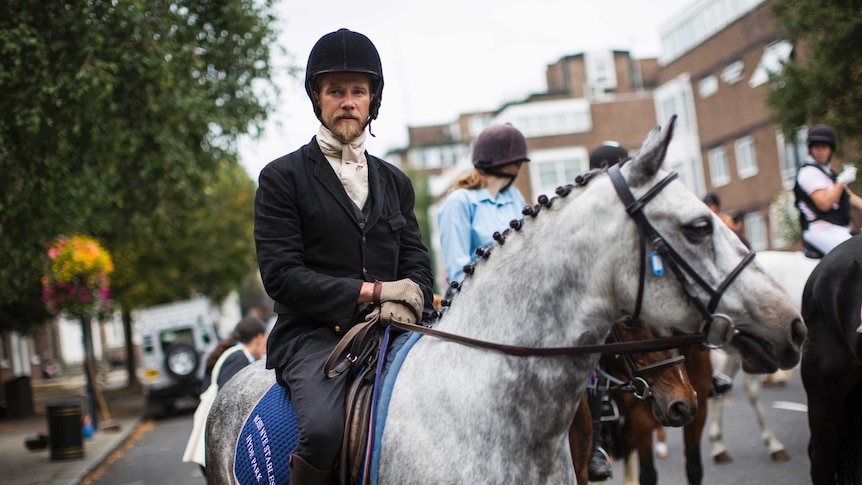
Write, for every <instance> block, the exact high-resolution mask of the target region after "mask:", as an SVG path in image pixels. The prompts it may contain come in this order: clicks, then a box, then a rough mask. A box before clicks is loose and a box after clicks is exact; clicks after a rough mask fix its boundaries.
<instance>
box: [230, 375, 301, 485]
mask: <svg viewBox="0 0 862 485" xmlns="http://www.w3.org/2000/svg"><path fill="white" fill-rule="evenodd" d="M298 442H299V422H298V421H297V420H296V413H295V412H294V410H293V403H292V402H291V401H290V392H288V390H287V388H284V387H281V386H279V385H278V384H273V385H272V386H270V388H269V390H267V391H266V393H265V394H264V395H263V397H261V398H260V400H259V401H258V402H257V404H256V405H255V407H254V409H252V411H251V413H250V414H249V416H248V418H246V421H245V424H244V425H243V427H242V431H240V433H239V437H238V438H237V442H236V455H235V457H234V461H233V474H234V477H235V478H236V480H237V482H238V483H240V485H246V484H252V483H254V484H260V483H265V484H268V485H277V484H282V483H283V484H288V483H290V464H289V460H288V459H287V458H288V457H289V456H290V454H291V453H292V452H293V450H294V449H295V448H296V444H297V443H298Z"/></svg>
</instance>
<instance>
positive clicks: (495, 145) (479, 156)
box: [473, 123, 530, 172]
mask: <svg viewBox="0 0 862 485" xmlns="http://www.w3.org/2000/svg"><path fill="white" fill-rule="evenodd" d="M529 161H530V159H529V158H527V140H525V139H524V135H522V134H521V132H520V131H518V129H517V128H515V127H514V126H512V125H510V124H509V123H506V124H505V125H491V126H489V127H487V128H485V129H484V130H482V133H479V136H478V137H476V141H474V142H473V165H474V166H475V167H476V168H477V169H479V171H480V172H484V171H485V170H488V169H492V168H496V167H502V166H503V165H508V164H510V163H515V162H529Z"/></svg>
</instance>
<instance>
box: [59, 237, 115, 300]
mask: <svg viewBox="0 0 862 485" xmlns="http://www.w3.org/2000/svg"><path fill="white" fill-rule="evenodd" d="M113 271H114V263H113V262H112V261H111V255H110V254H109V253H108V251H106V250H105V249H104V248H103V247H102V246H101V245H100V244H99V243H98V241H96V240H95V239H93V238H91V237H89V236H81V235H77V236H72V237H63V238H60V239H58V240H57V241H55V242H54V243H53V244H52V245H51V246H50V248H49V249H48V265H47V269H46V271H45V275H44V276H43V277H42V301H43V302H44V303H45V307H46V308H47V309H48V311H49V312H51V313H53V314H57V313H60V312H67V313H69V314H72V315H79V316H87V315H94V314H97V313H101V312H103V311H105V310H107V309H108V307H109V306H110V299H109V297H110V294H109V292H108V289H109V286H108V283H109V280H108V277H109V275H110V274H111V272H113Z"/></svg>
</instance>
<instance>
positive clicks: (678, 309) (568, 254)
mask: <svg viewBox="0 0 862 485" xmlns="http://www.w3.org/2000/svg"><path fill="white" fill-rule="evenodd" d="M673 122H674V119H673V118H672V119H671V121H670V122H669V123H668V125H667V126H666V127H665V128H664V130H659V129H658V128H657V129H656V130H653V132H651V133H650V135H649V136H648V137H647V139H646V141H645V142H644V146H643V147H642V148H641V150H640V152H639V154H638V156H637V157H635V159H634V160H631V161H629V162H628V163H626V164H625V165H624V166H623V167H622V169H621V172H620V170H619V169H616V170H615V168H611V169H609V172H610V174H609V175H610V176H609V175H608V174H605V173H603V172H598V171H593V172H589V173H588V174H585V175H584V176H582V177H579V178H578V179H576V186H566V187H563V188H561V190H559V191H558V193H559V194H560V196H559V197H555V198H554V199H551V200H550V202H545V203H544V204H542V205H543V207H542V208H541V210H539V211H538V212H537V213H535V214H531V215H528V216H527V217H525V218H524V219H523V220H521V221H520V222H519V223H516V224H513V226H516V227H517V228H518V229H519V230H511V231H507V233H506V234H504V235H503V236H504V237H501V238H498V243H497V244H496V245H495V247H494V248H493V254H491V255H490V257H488V258H487V259H483V260H481V261H480V262H479V263H478V264H477V265H476V267H475V271H474V272H473V273H472V274H471V275H470V276H469V277H468V278H467V279H466V280H465V281H464V283H463V285H462V289H461V291H460V293H458V294H457V295H456V296H455V297H454V298H453V300H452V302H451V306H450V307H449V308H448V310H447V311H445V312H444V314H443V316H442V318H440V320H439V321H438V322H437V324H436V326H435V329H436V330H440V331H445V332H449V333H452V334H458V335H462V336H467V337H471V338H474V339H480V340H484V341H490V342H495V343H501V344H508V345H513V346H522V347H541V348H548V347H560V346H579V345H589V344H598V343H601V342H603V341H604V338H605V336H606V335H607V333H608V331H609V329H610V327H611V324H612V323H613V322H615V321H618V320H620V319H621V318H623V317H626V316H630V315H632V314H633V313H638V311H637V310H636V308H638V307H640V312H639V316H640V317H642V318H643V319H644V320H646V321H649V322H656V323H657V324H658V325H661V326H667V327H676V328H678V329H680V330H682V331H684V332H687V333H696V332H701V331H703V332H705V333H706V334H707V336H708V340H709V341H711V342H713V343H725V342H729V344H728V345H727V347H728V348H729V349H730V351H732V352H739V353H741V354H742V359H743V367H744V368H745V369H746V370H747V371H749V372H773V371H775V370H776V369H778V368H790V367H793V366H794V365H796V363H797V362H798V361H799V355H800V346H801V344H802V342H803V341H804V339H805V335H806V329H805V326H804V325H803V323H802V320H801V315H800V314H799V312H798V311H797V310H796V309H795V308H794V307H793V304H792V302H791V301H790V298H789V297H788V296H787V294H786V292H784V291H783V290H782V289H781V288H780V287H779V286H778V285H776V284H775V282H774V281H773V280H772V278H771V277H770V276H769V275H768V274H767V273H766V272H765V271H764V269H763V268H762V267H761V266H760V265H759V264H758V263H757V261H756V258H755V260H754V261H753V262H751V264H748V265H747V266H746V265H745V263H747V262H750V261H751V260H750V259H747V257H746V256H747V251H746V248H745V247H744V246H743V245H742V243H741V242H740V241H739V239H738V238H737V237H736V235H734V234H733V232H732V231H731V230H730V229H729V228H727V227H726V226H724V225H723V224H718V223H716V222H715V221H714V218H713V217H712V216H711V214H710V212H709V209H707V208H706V206H705V205H703V204H702V203H701V202H700V201H699V200H698V198H697V197H696V196H695V195H694V194H692V193H691V192H690V191H689V190H688V189H686V188H685V186H683V185H682V184H681V183H679V182H677V181H673V177H672V176H669V175H668V174H667V173H665V172H663V171H661V170H660V166H661V163H662V161H663V159H664V156H665V153H666V150H667V145H668V143H669V142H670V138H671V133H672V131H673ZM612 179H614V180H615V181H616V183H615V184H613V183H612ZM587 182H588V183H587ZM620 185H621V187H620ZM618 194H620V195H618ZM626 194H628V196H631V195H633V196H634V197H635V198H639V199H638V201H637V202H633V201H631V200H628V201H627V202H626V204H623V203H621V202H620V199H626V200H627V199H628V197H627V195H626ZM627 208H628V211H630V212H631V216H630V215H629V213H627V210H626V209H627ZM634 221H638V223H639V224H641V226H640V227H645V226H644V225H645V224H646V225H649V229H654V230H655V231H657V232H652V231H647V232H646V234H647V235H649V238H648V239H644V238H642V237H640V234H641V233H640V232H639V229H638V225H636V223H635V222H634ZM659 234H660V236H659ZM647 243H650V244H653V245H654V246H655V247H656V248H661V249H662V250H663V251H665V252H664V254H665V255H666V257H665V258H663V263H664V268H665V272H666V274H664V275H661V271H660V269H661V268H660V267H659V265H658V260H657V258H655V257H650V256H649V254H648V252H647V253H642V252H641V250H642V248H643V247H644V245H645V244H647ZM648 260H652V261H653V262H654V264H653V266H652V267H653V271H646V273H645V275H644V276H643V277H641V274H642V272H641V271H640V270H641V269H642V266H641V265H642V263H646V262H647V261H648ZM743 267H744V268H743ZM677 270H680V272H681V273H680V277H679V278H677V276H676V274H675V273H676V271H677ZM681 280H684V282H685V284H681V283H680V281H681ZM728 283H729V284H728ZM639 295H643V299H642V305H640V302H641V299H640V298H639ZM598 358H599V355H598V354H582V355H577V356H563V355H561V356H551V357H548V356H526V357H525V356H514V355H509V354H506V353H503V352H497V351H493V350H489V349H484V348H479V347H473V346H465V345H460V344H458V343H453V342H450V341H448V340H444V339H440V338H435V337H432V336H425V337H422V338H420V339H419V340H418V341H417V342H416V344H415V345H414V346H413V347H412V349H411V351H410V352H409V354H407V355H406V357H405V358H404V361H403V365H402V366H401V369H400V372H399V374H398V378H397V380H396V382H395V384H394V387H393V389H392V394H391V401H390V404H389V407H388V414H387V417H386V422H385V429H384V431H383V435H382V441H381V444H380V447H381V449H380V457H379V474H378V477H377V479H378V483H387V484H404V483H435V484H437V483H439V484H446V483H450V484H456V483H504V482H511V483H558V484H574V483H575V482H576V481H575V475H574V472H573V467H572V459H571V454H570V452H569V441H568V436H567V433H568V430H569V426H570V425H571V423H572V420H573V418H574V416H575V411H576V409H577V405H578V402H579V401H578V400H576V399H572V396H579V395H581V394H583V392H584V390H585V388H586V385H587V381H588V379H589V376H590V373H591V372H592V371H593V369H594V368H595V366H596V363H597V361H598ZM273 380H274V377H273V373H272V371H266V370H264V369H262V368H261V367H259V366H249V367H247V368H246V369H245V370H243V371H242V372H241V373H240V374H237V376H235V377H234V378H233V379H231V381H230V382H229V383H228V384H227V385H226V386H225V387H224V388H223V389H222V390H221V392H220V393H219V397H218V398H217V400H216V402H215V403H214V405H213V411H212V412H211V414H210V417H209V420H208V424H207V445H206V446H207V464H208V467H207V478H208V479H209V480H210V483H215V484H228V483H233V482H234V476H233V473H232V470H233V457H234V452H235V444H236V437H237V436H238V435H239V430H240V429H241V427H242V425H243V421H244V420H245V417H246V415H247V414H248V412H249V411H250V409H251V408H252V406H253V405H254V402H255V401H256V400H257V399H258V397H259V396H260V395H261V394H262V393H263V392H264V391H265V389H266V386H267V385H268V384H271V383H272V382H273ZM276 458H277V459H282V460H286V459H287V457H286V456H282V457H276Z"/></svg>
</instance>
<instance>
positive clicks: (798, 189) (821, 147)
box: [793, 125, 862, 254]
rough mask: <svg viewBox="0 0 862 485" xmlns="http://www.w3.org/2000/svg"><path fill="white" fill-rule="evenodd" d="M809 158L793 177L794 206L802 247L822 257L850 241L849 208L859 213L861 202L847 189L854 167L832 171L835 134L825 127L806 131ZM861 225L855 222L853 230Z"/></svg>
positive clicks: (854, 171)
mask: <svg viewBox="0 0 862 485" xmlns="http://www.w3.org/2000/svg"><path fill="white" fill-rule="evenodd" d="M807 144H808V153H809V157H808V159H806V161H805V163H803V164H802V166H801V167H800V168H799V171H798V173H797V175H796V186H795V187H794V189H793V191H794V193H795V194H796V206H797V207H798V208H799V212H800V218H799V220H800V223H801V224H802V240H803V244H806V243H807V245H808V246H811V247H813V248H814V249H816V250H818V251H819V252H820V253H822V254H826V253H828V252H829V251H831V250H832V249H833V248H835V246H838V245H839V244H841V243H842V242H844V241H846V240H847V239H850V237H851V236H852V234H851V232H850V228H851V222H852V218H851V215H852V214H851V212H852V211H851V208H852V209H854V210H856V211H859V212H862V198H860V197H859V196H857V195H856V194H854V193H853V192H851V191H850V189H848V188H847V186H848V185H849V184H851V183H853V182H854V181H855V180H856V167H855V166H854V165H851V164H846V165H845V166H844V169H843V170H842V171H841V173H839V174H836V173H835V172H834V171H833V170H832V167H831V166H830V165H831V163H832V155H833V154H834V153H835V147H836V143H835V132H834V131H833V130H832V128H830V127H829V126H827V125H814V126H812V127H811V128H810V129H809V130H808V139H807ZM860 222H862V221H856V226H857V227H858V226H859V223H860Z"/></svg>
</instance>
